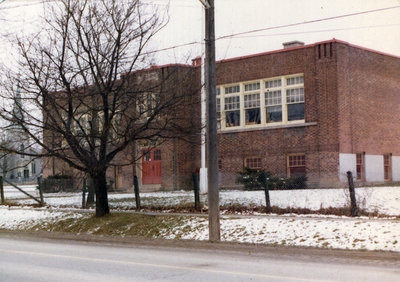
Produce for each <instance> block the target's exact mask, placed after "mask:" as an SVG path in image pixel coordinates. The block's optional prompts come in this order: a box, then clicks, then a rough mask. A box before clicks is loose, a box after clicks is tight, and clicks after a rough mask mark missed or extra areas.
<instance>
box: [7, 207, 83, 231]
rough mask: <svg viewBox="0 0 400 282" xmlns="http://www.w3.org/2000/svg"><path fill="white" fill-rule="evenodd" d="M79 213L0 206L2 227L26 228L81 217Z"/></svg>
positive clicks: (9, 228) (10, 228) (8, 228)
mask: <svg viewBox="0 0 400 282" xmlns="http://www.w3.org/2000/svg"><path fill="white" fill-rule="evenodd" d="M81 216H82V215H81V214H79V213H65V212H55V211H46V210H35V209H23V208H19V207H15V208H8V207H5V206H0V229H6V230H24V229H27V228H30V227H32V226H35V225H37V224H40V223H42V222H49V221H55V220H60V219H64V218H70V217H73V218H79V217H81Z"/></svg>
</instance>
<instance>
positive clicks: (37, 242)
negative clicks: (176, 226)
mask: <svg viewBox="0 0 400 282" xmlns="http://www.w3.org/2000/svg"><path fill="white" fill-rule="evenodd" d="M104 241H105V242H97V243H91V242H75V241H66V240H47V239H40V238H33V239H32V238H25V237H22V238H21V237H19V236H17V237H16V238H13V237H12V235H8V236H4V235H1V234H0V281H2V282H7V281H13V282H15V281H30V282H32V281H41V282H43V281H53V282H54V281H69V282H70V281H97V282H99V281H107V282H111V281H189V282H194V281H229V282H231V281H400V270H399V269H400V267H399V266H400V264H399V260H397V259H396V254H395V259H394V260H393V259H392V260H391V261H389V262H388V263H386V262H385V261H379V260H376V259H375V261H368V260H357V258H351V259H349V258H343V257H335V256H321V257H319V256H318V255H317V256H304V255H299V254H298V253H299V252H298V251H296V253H295V254H293V255H291V252H290V250H288V251H285V252H284V253H283V254H281V253H280V252H278V253H277V252H274V251H273V250H274V249H273V248H271V249H266V250H265V251H262V250H261V251H252V250H254V249H257V248H254V247H253V248H252V249H251V250H250V249H249V250H246V249H245V248H240V249H239V250H237V249H236V248H234V247H232V249H230V248H229V247H228V248H226V247H225V248H223V249H221V248H218V247H217V245H215V246H216V247H215V248H213V247H212V246H213V245H212V244H210V246H211V248H208V249H207V248H187V247H177V246H163V245H138V244H113V243H107V242H106V240H104Z"/></svg>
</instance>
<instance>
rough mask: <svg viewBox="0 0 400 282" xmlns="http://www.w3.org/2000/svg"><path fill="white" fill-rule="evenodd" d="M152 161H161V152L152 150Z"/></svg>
mask: <svg viewBox="0 0 400 282" xmlns="http://www.w3.org/2000/svg"><path fill="white" fill-rule="evenodd" d="M154 160H155V161H161V150H154Z"/></svg>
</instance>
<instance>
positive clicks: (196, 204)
mask: <svg viewBox="0 0 400 282" xmlns="http://www.w3.org/2000/svg"><path fill="white" fill-rule="evenodd" d="M192 177H193V188H194V209H195V210H196V211H198V210H200V189H199V179H198V177H197V173H195V172H193V174H192Z"/></svg>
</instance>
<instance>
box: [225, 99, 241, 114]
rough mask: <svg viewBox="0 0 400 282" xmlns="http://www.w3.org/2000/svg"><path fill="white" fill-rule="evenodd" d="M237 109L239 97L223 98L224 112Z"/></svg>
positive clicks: (238, 107)
mask: <svg viewBox="0 0 400 282" xmlns="http://www.w3.org/2000/svg"><path fill="white" fill-rule="evenodd" d="M238 109H240V97H239V96H234V97H228V98H225V110H226V111H230V110H238Z"/></svg>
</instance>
